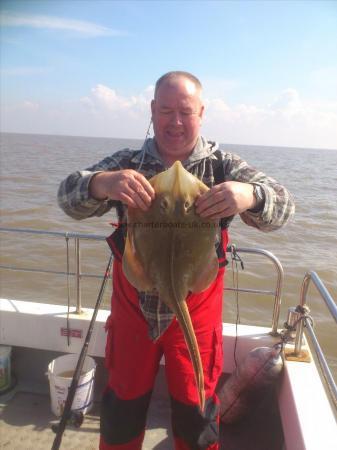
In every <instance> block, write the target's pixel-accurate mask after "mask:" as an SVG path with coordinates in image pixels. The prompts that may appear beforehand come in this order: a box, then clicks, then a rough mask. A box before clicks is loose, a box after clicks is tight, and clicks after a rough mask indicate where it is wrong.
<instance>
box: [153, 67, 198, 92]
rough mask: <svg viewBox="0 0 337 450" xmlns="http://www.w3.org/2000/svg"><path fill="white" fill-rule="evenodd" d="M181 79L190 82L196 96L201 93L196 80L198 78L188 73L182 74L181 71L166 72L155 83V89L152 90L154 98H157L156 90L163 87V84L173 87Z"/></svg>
mask: <svg viewBox="0 0 337 450" xmlns="http://www.w3.org/2000/svg"><path fill="white" fill-rule="evenodd" d="M181 79H185V80H188V81H190V82H191V83H192V84H193V86H194V89H195V91H196V92H197V94H198V95H199V96H200V95H201V92H202V85H201V83H200V81H199V80H198V78H197V77H196V76H194V75H192V74H191V73H189V72H184V71H181V70H175V71H172V72H167V73H165V74H164V75H162V76H161V77H160V78H159V79H158V80H157V82H156V85H155V89H154V98H156V97H157V93H158V89H159V88H160V87H161V86H162V85H164V84H168V85H170V84H171V85H174V84H176V83H177V82H178V81H179V80H181Z"/></svg>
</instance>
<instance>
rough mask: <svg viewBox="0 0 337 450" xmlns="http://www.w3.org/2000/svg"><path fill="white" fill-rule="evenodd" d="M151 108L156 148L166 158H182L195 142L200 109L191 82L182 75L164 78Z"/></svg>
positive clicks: (200, 115) (171, 160)
mask: <svg viewBox="0 0 337 450" xmlns="http://www.w3.org/2000/svg"><path fill="white" fill-rule="evenodd" d="M151 110H152V121H153V128H154V133H155V138H156V142H157V145H158V149H159V152H160V153H161V154H162V156H163V157H164V159H166V160H167V161H169V162H173V161H175V160H177V159H186V158H187V157H188V155H189V153H190V152H191V151H192V150H193V148H194V146H195V144H196V141H197V138H198V136H199V130H200V126H201V118H202V115H203V111H204V107H203V105H202V103H201V98H200V92H199V91H198V89H197V88H196V86H195V85H194V83H192V82H191V81H190V80H188V79H186V78H184V77H179V78H177V79H173V80H170V79H169V80H166V81H164V82H163V84H162V85H161V86H160V87H159V88H158V91H157V95H156V97H155V99H154V100H153V101H152V103H151Z"/></svg>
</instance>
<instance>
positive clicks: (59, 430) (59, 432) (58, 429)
mask: <svg viewBox="0 0 337 450" xmlns="http://www.w3.org/2000/svg"><path fill="white" fill-rule="evenodd" d="M112 260H113V254H112V253H111V255H110V259H109V262H108V265H107V268H106V270H105V274H104V278H103V281H102V284H101V288H100V290H99V293H98V297H97V301H96V305H95V309H94V312H93V314H92V318H91V321H90V324H89V328H88V331H87V335H86V338H85V341H84V344H83V347H82V350H81V353H80V356H79V358H78V361H77V365H76V369H75V371H74V376H73V379H72V381H71V385H70V388H69V391H68V396H67V400H66V402H65V405H64V410H63V413H62V417H61V420H60V423H59V424H58V425H54V426H52V430H53V431H54V432H55V433H56V436H55V439H54V442H53V445H52V448H51V450H58V449H59V448H60V445H61V441H62V436H63V433H64V430H65V428H66V425H67V422H68V421H69V419H70V418H71V406H72V404H73V400H74V397H75V393H76V389H77V386H78V383H79V379H80V375H81V372H82V368H83V364H84V360H85V357H86V356H87V353H88V347H89V342H90V339H91V335H92V332H93V329H94V325H95V321H96V317H97V313H98V310H99V308H100V305H101V303H102V299H103V293H104V289H105V286H106V283H107V281H108V278H109V274H110V270H111V265H112ZM82 420H83V415H82Z"/></svg>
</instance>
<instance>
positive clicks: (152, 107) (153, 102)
mask: <svg viewBox="0 0 337 450" xmlns="http://www.w3.org/2000/svg"><path fill="white" fill-rule="evenodd" d="M155 105H156V101H155V100H154V99H153V100H152V101H151V113H152V116H153V114H154V108H155Z"/></svg>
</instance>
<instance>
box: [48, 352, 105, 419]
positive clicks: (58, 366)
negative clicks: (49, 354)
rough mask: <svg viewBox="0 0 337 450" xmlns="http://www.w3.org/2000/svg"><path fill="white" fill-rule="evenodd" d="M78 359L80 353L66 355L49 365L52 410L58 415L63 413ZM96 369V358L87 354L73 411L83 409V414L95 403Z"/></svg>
mask: <svg viewBox="0 0 337 450" xmlns="http://www.w3.org/2000/svg"><path fill="white" fill-rule="evenodd" d="M77 361H78V355H64V356H59V357H58V358H56V359H54V360H53V361H52V362H51V363H50V364H49V365H48V378H49V387H50V397H51V410H52V412H53V413H54V414H55V415H56V416H58V417H59V416H61V415H62V413H63V409H64V405H65V402H66V399H67V395H68V389H69V387H70V385H71V381H72V378H73V375H74V370H75V368H76V364H77ZM95 370H96V363H95V361H94V359H93V358H91V357H90V356H87V357H86V358H85V361H84V364H83V369H82V374H81V376H80V378H79V382H78V387H77V389H76V394H75V397H74V400H73V404H72V406H71V410H72V411H81V412H82V413H83V414H85V413H86V412H88V411H90V409H91V407H92V405H93V395H94V380H95Z"/></svg>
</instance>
